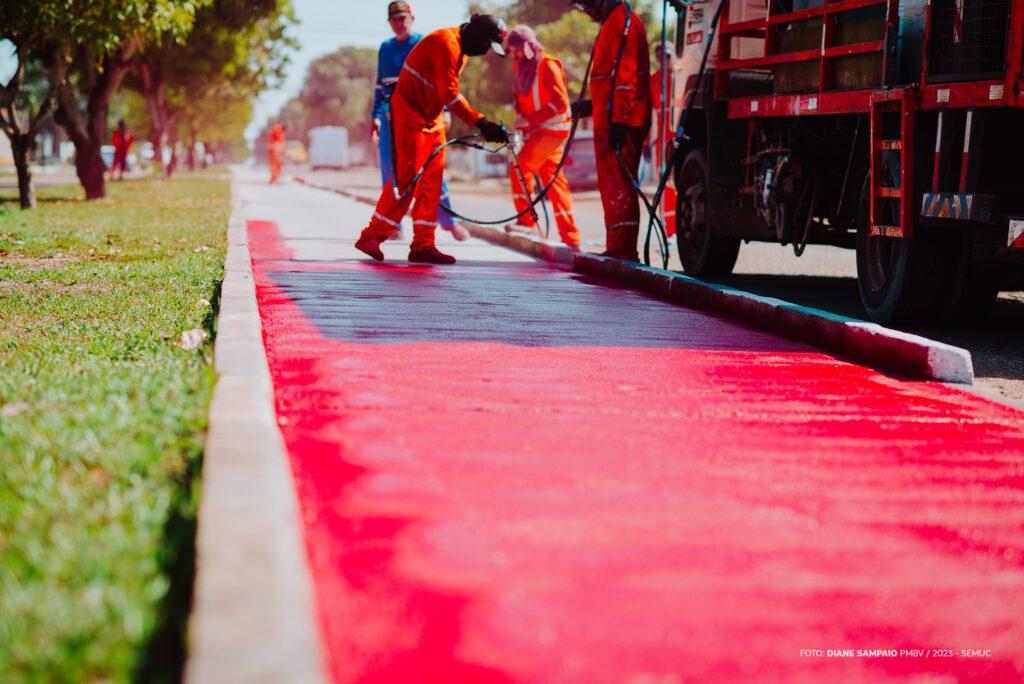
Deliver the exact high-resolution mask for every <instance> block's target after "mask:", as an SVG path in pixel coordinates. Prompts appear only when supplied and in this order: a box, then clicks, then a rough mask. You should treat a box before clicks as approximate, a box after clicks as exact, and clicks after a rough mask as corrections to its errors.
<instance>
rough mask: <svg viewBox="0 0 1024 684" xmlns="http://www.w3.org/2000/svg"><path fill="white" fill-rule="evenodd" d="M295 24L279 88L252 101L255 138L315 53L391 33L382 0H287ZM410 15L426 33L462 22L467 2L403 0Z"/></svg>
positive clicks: (373, 42)
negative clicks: (294, 40)
mask: <svg viewBox="0 0 1024 684" xmlns="http://www.w3.org/2000/svg"><path fill="white" fill-rule="evenodd" d="M293 3H294V5H295V13H296V15H297V16H298V19H299V25H298V26H296V27H295V28H294V29H293V30H292V35H294V36H295V37H296V38H297V39H298V41H299V44H300V47H299V49H298V51H297V52H296V53H293V55H292V62H291V64H290V65H289V66H288V78H287V80H286V81H285V84H284V86H283V87H282V88H280V89H277V90H270V91H266V92H264V93H263V94H262V95H261V96H260V98H259V100H258V101H257V103H256V113H255V116H254V117H253V122H252V124H251V125H250V126H249V130H248V134H249V136H250V137H251V136H255V135H256V132H257V131H259V130H260V128H262V126H263V124H264V123H266V121H267V119H268V118H269V117H271V116H274V115H275V114H277V112H278V111H279V110H280V109H281V107H282V106H283V105H284V103H285V102H287V101H288V98H290V97H291V96H292V95H295V94H296V93H298V91H299V89H300V88H301V87H302V79H303V78H304V77H305V75H306V67H307V66H309V63H310V62H312V61H313V60H314V59H316V58H317V57H319V56H320V55H322V54H324V53H327V52H333V51H335V50H337V49H338V48H339V47H341V46H342V45H354V46H363V47H374V48H375V47H378V46H379V45H380V44H381V41H383V40H385V39H386V38H389V37H390V36H391V35H392V33H391V29H390V28H389V27H388V22H387V17H388V0H293ZM409 4H410V6H411V7H412V11H413V14H414V15H415V17H416V24H415V27H414V30H416V31H418V32H420V33H429V32H430V31H433V30H434V29H439V28H444V27H445V26H456V25H458V24H461V23H462V22H464V21H466V19H467V7H468V5H469V3H468V1H467V0H409Z"/></svg>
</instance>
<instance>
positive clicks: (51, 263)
mask: <svg viewBox="0 0 1024 684" xmlns="http://www.w3.org/2000/svg"><path fill="white" fill-rule="evenodd" d="M80 261H82V258H81V257H67V256H59V257H19V256H11V255H9V254H7V255H2V256H0V266H17V267H18V268H24V269H25V270H28V271H44V270H47V269H51V268H57V267H59V266H64V265H65V264H75V263H78V262H80Z"/></svg>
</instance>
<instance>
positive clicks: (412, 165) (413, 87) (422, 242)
mask: <svg viewBox="0 0 1024 684" xmlns="http://www.w3.org/2000/svg"><path fill="white" fill-rule="evenodd" d="M465 66H466V57H465V56H464V55H463V54H462V45H461V42H460V39H459V28H458V27H453V28H446V29H440V30H438V31H434V32H433V33H429V34H427V35H426V36H424V37H423V38H422V39H421V40H420V42H418V43H417V44H416V47H414V48H413V49H412V51H411V52H410V53H409V56H408V57H407V58H406V60H405V65H404V66H403V67H402V73H401V75H400V76H399V77H398V85H396V86H395V91H394V93H393V94H392V96H391V124H392V127H393V128H394V141H395V142H394V144H395V158H394V159H393V160H392V164H393V165H394V173H393V174H392V178H391V180H390V181H388V184H387V185H385V186H384V191H383V192H382V193H381V194H380V199H378V200H377V207H376V209H375V210H374V212H373V218H372V219H370V225H368V226H367V227H366V228H365V229H364V230H363V233H362V236H363V237H370V238H372V239H374V240H376V241H377V242H383V241H384V240H387V239H388V237H390V236H391V235H392V233H394V232H395V231H396V230H398V227H399V225H400V223H401V221H402V217H404V216H405V214H406V212H408V211H409V205H410V204H411V203H412V201H413V200H415V201H416V204H415V206H414V207H413V209H412V218H413V221H412V229H413V231H412V244H411V245H410V249H411V250H419V249H426V248H428V247H433V246H434V230H435V228H437V205H438V203H439V202H440V200H441V179H442V177H443V174H444V158H445V153H444V152H441V153H440V154H439V155H438V156H437V157H436V158H435V159H434V161H433V162H431V164H430V166H428V167H427V169H426V170H425V171H424V172H423V175H422V176H420V179H419V181H418V182H417V183H416V187H415V188H414V189H413V191H412V193H411V194H410V195H409V196H406V197H402V199H399V200H396V199H395V195H394V192H393V190H392V187H393V186H394V184H395V183H396V181H397V183H398V191H399V194H400V195H401V194H404V193H406V192H407V191H408V188H409V184H410V183H411V182H412V179H413V176H415V175H416V172H417V171H418V170H419V168H420V167H421V166H423V164H424V163H425V162H426V161H427V157H429V156H430V154H431V153H432V152H433V151H434V150H435V149H436V148H437V147H438V146H439V145H442V144H443V143H444V131H445V126H444V115H443V113H444V110H445V108H446V107H447V109H448V111H449V112H451V113H452V114H454V115H455V116H457V117H459V118H460V119H462V120H463V121H465V122H466V123H467V124H469V125H470V126H473V125H475V124H476V123H477V122H478V121H480V120H481V119H482V118H484V117H483V114H480V113H479V112H478V111H476V110H475V109H473V108H472V107H471V106H470V105H469V103H468V102H466V98H464V97H463V96H462V95H461V94H460V93H459V74H461V73H462V69H463V67H465Z"/></svg>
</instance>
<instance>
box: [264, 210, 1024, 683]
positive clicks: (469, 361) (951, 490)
mask: <svg viewBox="0 0 1024 684" xmlns="http://www.w3.org/2000/svg"><path fill="white" fill-rule="evenodd" d="M353 228H355V226H353ZM348 233H352V234H354V230H350V231H347V232H346V233H344V234H343V235H341V236H339V239H345V238H346V236H347V235H348ZM249 235H250V246H251V250H252V258H253V269H254V275H255V278H256V283H257V299H258V303H259V308H260V313H261V316H262V318H263V324H264V337H265V342H266V347H267V355H268V360H269V364H270V369H271V373H272V377H273V380H274V389H275V400H276V409H277V413H278V417H279V423H280V426H281V430H282V432H283V435H284V438H285V441H286V444H287V446H288V449H289V452H290V455H291V459H292V466H293V469H294V476H295V481H296V486H297V488H298V494H299V500H300V504H301V509H302V512H303V518H304V524H305V529H304V534H305V541H306V545H307V548H308V552H309V558H310V565H311V568H312V573H313V579H314V583H315V587H316V592H317V603H318V609H319V620H320V625H321V629H322V633H323V639H324V644H325V646H326V648H325V651H326V653H327V657H328V659H329V670H330V672H331V673H332V676H333V677H334V679H335V680H336V681H338V682H349V681H395V682H406V681H432V682H433V681H436V682H458V681H527V682H550V681H558V682H624V681H625V682H675V681H698V680H703V681H728V680H748V681H749V680H757V681H787V682H789V681H840V680H844V681H849V680H857V681H882V680H888V679H892V680H903V679H905V678H906V676H907V675H909V674H912V673H913V674H923V675H931V676H933V677H935V679H929V680H928V681H943V680H944V678H950V679H976V680H989V681H1011V680H1016V679H1019V678H1020V677H1021V676H1022V674H1024V625H1022V618H1021V615H1024V506H1022V504H1024V465H1022V463H1024V460H1022V453H1024V423H1022V420H1021V414H1019V413H1018V412H1017V411H1015V410H1012V409H1010V408H1007V407H1003V406H1000V405H997V404H995V403H992V402H990V401H987V400H985V399H982V398H980V397H977V396H974V395H971V394H967V393H963V392H960V391H957V390H954V389H951V388H948V387H945V386H942V385H938V384H933V383H912V382H904V381H901V380H898V379H894V378H890V377H887V376H884V375H881V374H879V373H876V372H874V371H871V370H869V369H865V368H863V367H860V366H857V365H853V364H850V363H847V362H844V361H841V360H837V359H835V358H833V357H830V356H828V355H824V354H821V353H819V352H816V351H814V350H813V349H810V348H808V347H804V346H801V345H798V344H794V343H791V342H788V341H785V340H782V339H780V338H777V337H773V336H771V335H765V334H762V333H760V332H757V331H755V330H752V329H749V328H745V327H743V326H740V325H737V324H734V323H730V322H728V321H724V320H721V319H718V318H715V317H712V316H708V315H704V314H701V313H698V312H694V311H690V310H687V309H685V308H681V307H678V306H674V305H671V304H667V303H663V302H659V301H654V300H651V299H647V298H645V297H643V296H641V295H638V294H636V293H634V292H631V291H628V290H623V289H618V288H615V287H610V286H606V285H601V284H595V283H592V282H587V281H585V280H583V279H581V278H580V277H579V276H576V275H574V274H570V273H566V272H562V271H553V270H550V269H548V268H547V267H546V266H543V265H540V264H533V263H519V262H516V263H512V262H505V261H503V259H502V256H501V253H499V252H488V257H487V260H476V261H473V260H470V261H463V262H460V264H459V265H457V266H454V267H443V268H432V267H417V266H411V265H408V264H407V263H406V262H404V260H400V261H399V260H396V261H391V262H387V263H385V264H382V265H377V264H371V263H368V262H366V261H362V260H358V259H340V260H326V259H325V260H322V261H320V260H316V258H315V257H313V258H309V257H306V258H296V257H295V255H294V254H293V252H292V249H291V248H290V246H289V245H290V244H298V243H291V242H290V241H289V242H286V241H285V240H283V239H282V238H281V236H280V235H279V233H278V229H277V226H275V225H274V224H273V223H267V222H250V224H249ZM386 251H387V250H386ZM814 649H821V650H822V651H823V652H825V653H826V655H824V656H817V655H816V654H814V653H810V654H808V653H805V651H808V650H814ZM829 649H831V650H839V649H855V650H856V649H884V650H889V649H937V651H935V652H927V653H926V654H922V655H920V656H908V655H902V656H901V655H897V656H896V657H890V656H889V655H888V654H878V655H876V656H875V657H852V658H851V657H838V656H837V657H827V650H829ZM946 649H949V650H951V651H953V652H954V655H953V657H943V655H944V654H943V651H944V650H946ZM962 649H982V650H987V651H989V652H990V655H988V656H985V655H982V656H981V657H965V656H963V655H962V654H961V650H962Z"/></svg>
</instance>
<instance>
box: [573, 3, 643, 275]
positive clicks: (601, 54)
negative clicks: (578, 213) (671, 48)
mask: <svg viewBox="0 0 1024 684" xmlns="http://www.w3.org/2000/svg"><path fill="white" fill-rule="evenodd" d="M570 4H571V5H573V7H575V8H576V9H579V10H581V11H583V12H586V14H587V15H588V16H589V17H590V18H591V19H593V20H594V21H596V22H597V23H599V24H600V25H601V29H600V30H599V31H598V34H597V40H596V41H595V43H594V61H593V66H592V68H591V73H590V97H591V101H590V103H587V105H586V106H584V107H583V108H582V111H578V112H576V113H575V114H576V115H577V116H586V115H589V114H590V113H591V112H592V113H593V116H594V152H595V155H596V157H597V181H598V185H599V187H600V190H601V204H602V205H603V207H604V222H605V229H606V231H607V238H606V247H607V249H606V251H605V252H604V255H605V256H611V257H616V258H618V259H625V260H628V261H638V260H639V255H638V253H637V240H638V238H639V235H640V197H639V196H638V195H637V192H636V189H635V188H634V187H633V180H634V179H636V177H637V174H638V173H639V171H640V160H641V158H642V156H643V147H644V140H646V138H647V133H648V131H649V130H650V128H651V81H650V71H651V60H650V54H649V53H650V45H649V44H648V42H647V31H646V30H645V29H644V23H643V20H641V19H640V17H639V16H637V15H636V13H635V12H633V11H632V10H631V9H630V7H629V5H628V4H627V3H626V2H623V0H582V1H579V2H572V3H570ZM627 18H628V19H629V22H628V23H629V28H628V30H627V29H626V23H627ZM619 55H621V57H620V56H619ZM617 59H618V67H617V68H616V60H617ZM616 152H617V153H618V154H620V155H621V156H622V159H623V161H624V162H625V167H626V169H625V170H624V169H623V168H622V165H620V163H619V160H618V159H617V158H616V156H615V153H616ZM626 170H628V172H629V174H628V175H627V173H626ZM630 176H632V178H630Z"/></svg>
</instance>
